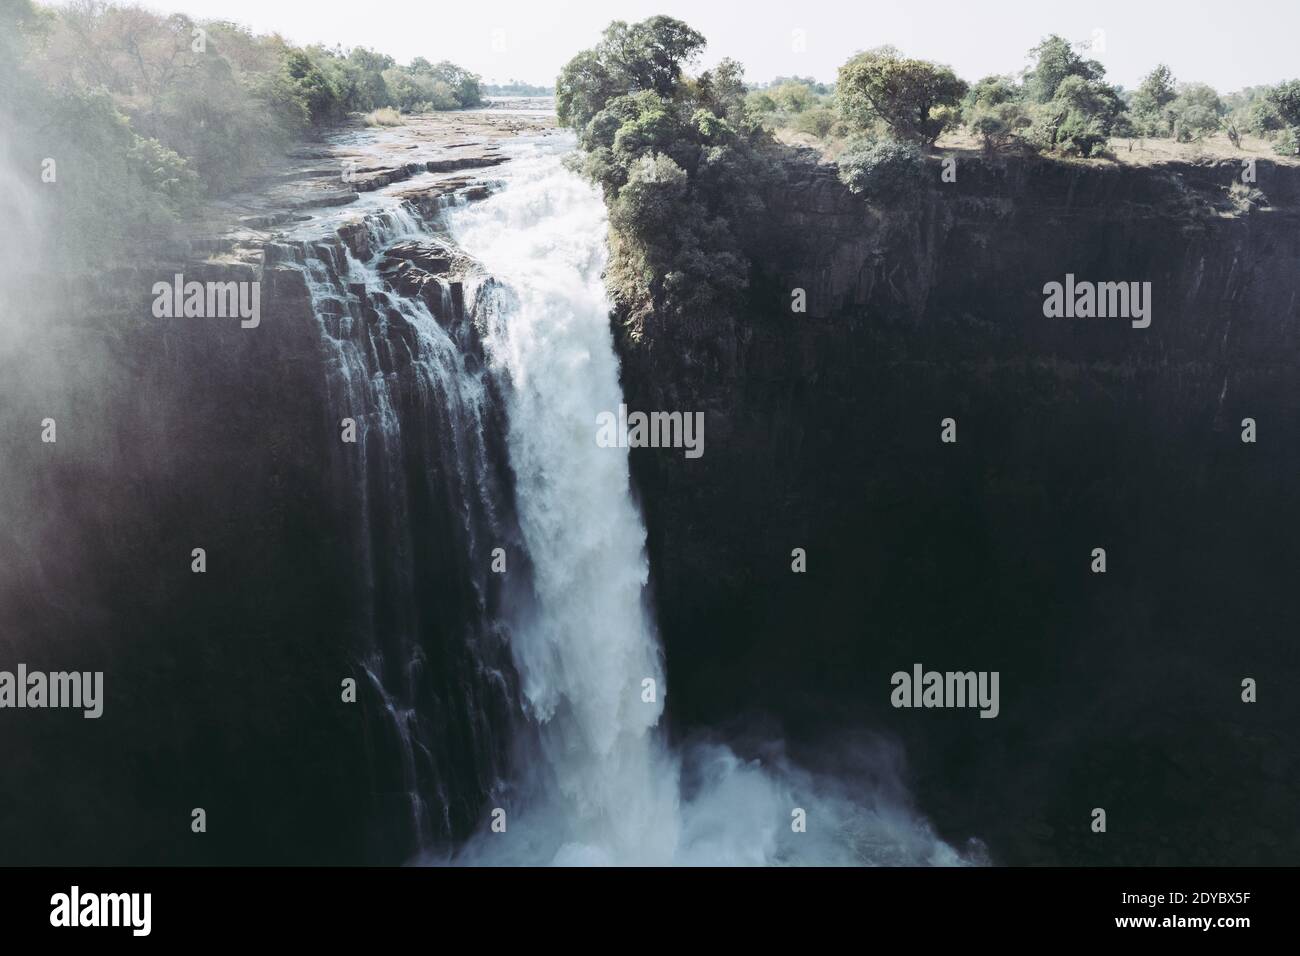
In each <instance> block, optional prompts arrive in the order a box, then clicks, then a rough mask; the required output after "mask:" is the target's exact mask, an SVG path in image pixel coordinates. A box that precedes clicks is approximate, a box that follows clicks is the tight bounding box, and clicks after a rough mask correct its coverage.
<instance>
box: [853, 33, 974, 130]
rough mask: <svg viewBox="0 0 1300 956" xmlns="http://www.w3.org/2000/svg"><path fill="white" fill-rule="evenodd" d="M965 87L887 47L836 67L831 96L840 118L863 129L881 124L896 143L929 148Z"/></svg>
mask: <svg viewBox="0 0 1300 956" xmlns="http://www.w3.org/2000/svg"><path fill="white" fill-rule="evenodd" d="M965 93H966V84H965V83H964V82H963V81H962V80H960V79H958V78H957V76H956V74H954V73H953V71H952V70H951V69H949V68H948V67H946V66H940V65H938V64H935V63H929V62H927V61H925V60H909V59H905V58H904V57H902V56H901V55H900V54H899V52H898V51H897V50H895V49H894V48H893V47H880V48H878V49H875V50H869V51H868V52H866V53H859V54H858V55H857V56H855V57H853V58H852V59H851V60H849V61H848V62H847V63H845V64H844V65H843V66H841V67H840V70H839V79H838V81H837V83H836V87H835V95H836V99H837V101H838V104H839V108H840V112H841V114H842V115H843V116H844V118H845V119H846V120H847V121H849V122H850V123H851V124H853V125H856V126H857V127H858V128H859V129H862V130H868V129H870V127H871V126H872V125H873V124H874V123H875V122H876V121H880V122H883V123H884V124H885V125H886V126H888V127H889V130H890V132H891V133H892V134H893V136H894V137H895V138H897V139H900V140H903V141H905V142H910V143H916V144H917V145H920V146H925V147H930V146H933V145H934V141H935V140H936V139H938V138H939V135H940V134H941V133H942V132H943V131H944V130H945V129H947V128H948V127H950V126H952V125H954V124H955V123H956V121H957V118H958V112H957V104H958V103H959V101H960V100H961V98H962V96H963V95H965Z"/></svg>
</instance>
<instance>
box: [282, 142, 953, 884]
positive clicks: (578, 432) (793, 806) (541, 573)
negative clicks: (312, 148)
mask: <svg viewBox="0 0 1300 956" xmlns="http://www.w3.org/2000/svg"><path fill="white" fill-rule="evenodd" d="M572 150H573V138H572V137H571V136H552V137H542V138H538V139H520V140H517V141H514V142H513V143H512V144H511V145H510V152H511V161H510V162H509V163H507V164H506V165H505V166H503V167H500V168H498V169H497V170H496V171H494V176H498V177H499V179H498V181H497V182H496V184H495V187H496V188H495V189H494V191H493V192H492V194H491V195H490V196H489V197H488V198H486V199H484V200H482V201H479V202H474V203H464V202H456V201H454V200H451V199H448V198H445V197H444V198H443V199H441V200H439V201H438V202H436V203H433V204H429V203H419V202H414V203H413V202H409V201H408V202H404V201H401V200H396V199H392V200H388V201H387V202H386V203H385V202H382V201H380V202H378V203H377V205H376V207H375V209H374V210H373V211H371V212H369V213H368V214H367V215H366V216H365V218H364V219H363V220H362V221H360V222H353V223H350V224H345V225H344V226H343V227H342V228H340V229H339V230H338V233H337V238H330V239H324V240H322V239H320V238H319V236H318V235H317V236H315V237H313V235H312V233H311V232H310V229H311V228H312V227H311V226H307V227H303V228H304V230H305V231H304V232H303V233H302V234H300V235H299V236H297V237H295V236H294V235H290V236H288V237H286V241H285V242H282V243H279V244H276V245H275V246H274V247H271V249H270V252H271V255H270V257H269V260H268V261H269V263H270V264H273V265H275V266H277V267H279V266H288V267H290V268H292V269H296V270H298V271H299V272H300V273H301V275H302V277H303V282H304V284H305V287H306V293H307V296H308V298H309V299H310V305H311V310H312V313H313V314H314V316H315V317H316V321H317V323H318V325H319V334H320V341H321V346H322V349H323V354H324V356H325V359H326V365H327V367H328V370H329V371H328V376H329V383H328V386H329V403H328V404H329V407H328V409H326V410H325V414H326V418H327V421H326V422H325V427H327V428H329V429H331V430H335V431H336V432H338V433H340V434H346V432H342V431H340V430H341V429H344V428H345V427H346V424H347V423H348V422H351V423H352V427H353V428H354V432H355V434H354V438H355V440H354V441H347V440H343V441H340V442H339V444H338V452H337V455H336V460H335V461H334V463H333V467H334V470H335V474H336V476H337V481H338V488H339V498H340V501H342V502H344V510H345V511H346V514H347V520H346V521H345V524H346V525H347V526H348V527H349V529H350V530H349V532H348V535H349V542H348V543H349V546H350V547H351V550H352V553H353V554H355V556H356V559H355V560H356V566H357V576H356V577H357V584H356V590H357V593H356V594H355V595H354V598H355V600H354V602H353V603H354V604H355V606H356V607H357V609H358V610H357V612H356V615H355V622H354V623H355V627H356V630H357V632H358V659H357V669H358V677H359V678H360V679H359V683H360V684H362V685H363V686H364V687H365V689H366V692H367V699H366V703H367V712H368V713H370V714H373V715H375V716H376V717H377V718H378V719H377V720H375V721H370V723H371V724H374V725H375V727H372V738H373V745H372V747H373V750H374V759H373V765H374V766H373V768H372V772H373V775H374V778H375V781H376V782H375V789H376V791H377V795H378V799H377V805H376V807H375V808H374V811H373V812H374V818H375V827H376V831H377V835H378V840H379V842H380V843H382V844H384V845H385V846H387V847H388V848H389V849H388V851H387V855H385V854H380V857H379V858H380V859H381V860H388V859H391V858H392V856H393V855H396V856H398V857H399V858H401V859H407V860H409V859H415V860H417V861H420V862H426V863H446V862H454V863H469V864H475V863H483V864H490V863H532V864H551V863H554V864H648V865H659V864H723V865H725V864H769V863H821V864H861V863H868V864H882V863H913V864H914V863H956V862H962V859H961V857H960V856H959V855H958V854H957V853H956V852H955V851H953V850H952V849H951V848H949V847H948V846H947V845H946V844H944V843H943V842H942V841H940V840H938V839H937V838H936V837H935V836H934V835H933V833H932V832H931V831H930V829H929V827H928V825H927V824H926V823H925V822H924V821H923V820H920V819H918V818H917V817H916V816H915V815H914V814H913V813H912V812H911V811H910V810H909V809H908V808H907V799H906V794H905V793H904V792H903V790H902V788H901V786H900V785H899V783H898V777H897V774H896V772H895V760H894V755H893V754H892V753H891V752H890V751H889V749H888V748H887V747H884V746H883V745H881V744H879V743H877V742H869V743H867V744H865V745H862V746H857V747H854V748H850V749H851V750H852V751H853V754H852V760H851V761H850V763H852V766H851V767H848V766H847V765H844V766H845V767H846V769H847V770H851V771H852V772H851V773H846V774H838V773H831V774H827V773H824V772H823V773H820V774H814V773H811V772H809V771H807V770H804V769H802V768H800V767H798V766H796V765H794V764H793V763H791V762H790V761H788V760H786V759H785V757H784V755H783V753H782V751H781V748H780V747H779V745H772V744H766V745H764V746H763V747H761V748H759V749H758V751H757V753H758V756H757V757H755V756H751V757H749V758H742V757H741V756H739V755H737V753H735V752H734V751H733V750H732V749H731V748H730V747H729V746H727V745H726V744H724V743H722V742H719V741H713V740H707V739H698V740H695V741H693V742H692V743H690V744H689V745H688V746H683V747H673V746H670V744H669V742H668V740H667V735H666V733H665V731H664V728H663V726H662V722H661V719H662V717H663V713H664V702H665V699H666V696H667V694H668V693H669V691H670V688H668V687H667V686H666V672H665V666H664V660H663V654H662V651H661V647H660V642H659V637H658V634H657V632H656V628H655V622H654V616H653V611H652V609H651V608H650V606H649V604H648V593H647V592H648V589H647V582H648V579H649V567H648V561H647V557H646V550H645V543H646V530H645V526H644V523H643V521H642V517H641V514H640V510H639V508H638V507H637V505H636V503H635V501H634V499H633V496H632V492H631V482H630V473H629V466H628V453H627V450H626V449H619V448H609V447H601V446H600V445H598V444H597V441H596V433H597V428H596V425H597V416H598V415H600V414H601V413H604V412H612V411H614V410H615V409H617V408H618V406H619V404H620V402H621V393H620V388H619V380H618V360H617V357H616V354H615V352H614V347H613V341H612V336H611V332H610V328H609V314H610V304H609V301H608V299H607V297H606V293H605V289H604V282H603V275H602V273H603V269H604V266H605V262H606V247H605V236H606V229H607V222H606V215H605V208H604V204H603V202H602V201H601V198H600V196H599V195H598V193H597V192H596V191H595V189H594V188H593V187H592V186H590V185H589V184H588V183H586V182H585V181H584V180H582V179H581V178H580V177H578V176H577V175H576V174H575V173H573V172H571V171H570V170H569V169H568V168H567V167H566V166H565V164H564V158H565V156H566V155H567V154H569V153H571V152H572ZM422 256H424V257H427V262H428V263H430V269H431V270H433V271H432V272H425V273H421V274H419V276H418V278H416V279H413V278H412V276H413V275H415V274H416V272H417V270H414V269H408V264H404V262H405V260H407V259H410V260H411V261H420V259H421V257H422ZM434 260H436V261H437V262H438V263H439V265H438V266H437V267H434V266H433V265H432V264H431V263H432V262H433V261H434ZM453 260H454V261H455V262H456V263H457V265H456V266H455V267H454V268H449V267H448V265H447V264H448V263H449V262H451V261H453ZM434 272H437V273H438V275H437V276H436V277H435V275H434ZM376 727H377V729H376ZM749 752H750V753H751V754H753V753H755V750H754V748H752V747H751V748H750V751H749ZM760 758H761V759H760ZM503 814H504V816H502V815H503Z"/></svg>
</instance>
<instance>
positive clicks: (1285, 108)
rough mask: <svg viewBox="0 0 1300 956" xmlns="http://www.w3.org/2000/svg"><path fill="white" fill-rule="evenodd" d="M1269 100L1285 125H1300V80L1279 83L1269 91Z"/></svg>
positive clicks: (1294, 126)
mask: <svg viewBox="0 0 1300 956" xmlns="http://www.w3.org/2000/svg"><path fill="white" fill-rule="evenodd" d="M1268 102H1269V105H1270V106H1272V107H1273V109H1274V110H1275V111H1276V112H1277V115H1278V118H1279V119H1280V120H1281V121H1282V125H1283V126H1290V127H1292V128H1296V127H1300V80H1290V81H1289V82H1286V83H1279V84H1278V85H1277V86H1275V87H1274V88H1273V89H1272V90H1270V91H1269V93H1268Z"/></svg>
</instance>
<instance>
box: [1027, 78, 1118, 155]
mask: <svg viewBox="0 0 1300 956" xmlns="http://www.w3.org/2000/svg"><path fill="white" fill-rule="evenodd" d="M1123 112H1124V102H1123V100H1121V99H1120V96H1119V91H1118V90H1116V89H1115V88H1114V87H1113V86H1110V85H1109V84H1107V83H1105V82H1103V81H1102V80H1099V79H1085V78H1084V77H1082V76H1080V75H1078V74H1072V75H1070V76H1067V77H1066V78H1065V79H1064V80H1062V81H1061V83H1060V84H1059V85H1058V86H1057V88H1056V92H1055V94H1054V95H1053V96H1052V99H1051V100H1049V101H1048V102H1046V103H1041V104H1039V105H1038V106H1037V108H1036V109H1035V120H1034V125H1033V126H1032V127H1031V128H1030V129H1029V131H1028V133H1027V138H1028V139H1029V140H1030V141H1031V142H1032V143H1033V144H1034V145H1035V146H1037V147H1039V148H1040V149H1045V150H1052V151H1055V152H1058V153H1061V154H1063V155H1066V156H1097V155H1099V154H1100V153H1101V152H1102V150H1104V149H1105V148H1106V143H1107V141H1108V140H1109V139H1110V135H1111V133H1112V131H1113V130H1114V129H1115V126H1116V124H1117V123H1119V122H1120V120H1121V118H1122V116H1123Z"/></svg>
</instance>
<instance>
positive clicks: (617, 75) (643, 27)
mask: <svg viewBox="0 0 1300 956" xmlns="http://www.w3.org/2000/svg"><path fill="white" fill-rule="evenodd" d="M703 49H704V37H703V36H702V35H701V34H699V33H697V32H695V31H694V30H692V29H691V28H690V27H689V26H687V25H686V24H685V23H683V22H682V21H680V20H674V19H673V18H672V17H665V16H656V17H651V18H650V19H648V20H643V21H641V22H640V23H635V24H633V25H631V26H628V25H627V24H626V23H624V22H623V21H621V20H616V21H614V22H613V23H611V24H610V25H609V26H608V27H606V28H605V32H604V33H603V34H602V35H601V39H600V42H599V43H597V44H596V46H595V47H594V48H593V49H591V50H584V51H583V52H581V53H579V54H578V55H577V56H575V57H574V58H573V59H572V60H570V61H569V62H568V63H567V64H565V66H564V68H563V69H562V70H561V71H560V76H559V79H558V80H556V83H555V108H556V113H557V115H558V116H559V119H560V122H561V123H564V124H565V125H566V126H571V127H573V128H574V129H578V130H581V129H582V128H583V127H585V126H586V125H587V123H588V122H590V121H591V119H592V117H594V116H595V115H596V114H597V113H599V112H600V111H601V110H602V109H604V108H605V104H606V103H608V102H609V101H610V100H611V99H613V98H614V97H615V96H619V95H622V94H626V93H634V92H637V91H639V90H649V91H651V92H653V93H655V94H656V95H658V96H664V97H667V96H671V95H672V94H673V91H674V90H675V89H676V88H677V86H678V84H679V82H680V81H681V78H682V72H683V69H684V67H685V66H686V65H688V64H689V63H691V62H692V61H693V60H694V59H695V58H696V57H697V56H698V55H699V53H700V51H701V50H703Z"/></svg>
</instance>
